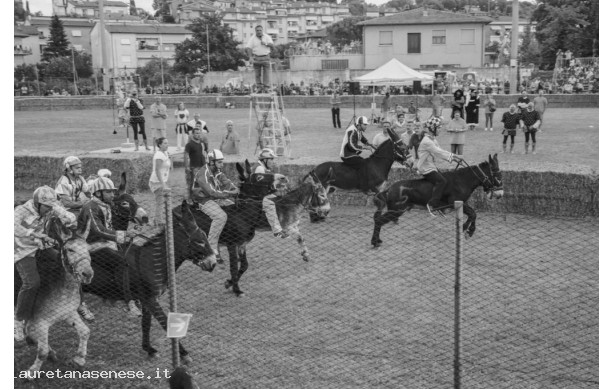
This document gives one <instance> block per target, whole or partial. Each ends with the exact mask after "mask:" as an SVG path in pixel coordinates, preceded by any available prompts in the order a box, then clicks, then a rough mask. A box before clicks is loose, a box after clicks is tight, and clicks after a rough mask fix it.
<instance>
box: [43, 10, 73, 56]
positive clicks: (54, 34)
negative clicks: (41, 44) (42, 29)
mask: <svg viewBox="0 0 612 390" xmlns="http://www.w3.org/2000/svg"><path fill="white" fill-rule="evenodd" d="M68 55H70V42H68V38H67V37H66V32H65V31H64V25H63V24H62V21H61V20H60V18H59V17H58V16H57V15H55V16H53V18H51V25H50V27H49V40H48V41H47V47H45V49H44V51H43V61H49V60H51V59H52V58H54V57H65V56H68Z"/></svg>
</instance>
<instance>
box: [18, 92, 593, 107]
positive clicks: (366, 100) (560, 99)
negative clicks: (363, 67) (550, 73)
mask: <svg viewBox="0 0 612 390" xmlns="http://www.w3.org/2000/svg"><path fill="white" fill-rule="evenodd" d="M529 96H530V98H531V99H532V100H533V97H534V96H533V95H529ZM545 96H546V98H547V99H548V103H549V107H550V108H597V107H599V95H598V94H580V95H545ZM430 97H431V96H423V95H393V96H392V99H391V100H392V103H393V104H400V105H402V106H404V107H405V106H407V105H408V102H409V101H415V103H416V104H418V105H419V107H431V104H430V103H429V99H430ZM444 97H445V99H446V100H447V102H449V101H450V100H451V99H452V96H451V95H445V96H444ZM494 97H495V100H496V102H497V106H498V107H509V106H510V104H513V103H516V102H517V100H518V97H519V95H495V96H494ZM329 99H330V96H285V97H284V98H283V103H284V105H285V107H286V108H328V107H330V103H329ZM382 99H383V96H376V97H375V101H376V104H377V107H380V105H381V103H382ZM153 100H154V96H153V95H145V96H142V101H143V103H144V104H145V105H151V104H153ZM163 102H164V104H166V105H167V106H168V107H174V106H176V105H178V103H179V102H184V103H185V105H186V106H187V107H189V108H190V109H191V108H194V109H196V108H222V107H225V102H232V103H234V104H235V105H236V107H237V108H248V107H249V105H250V97H249V96H221V95H219V96H210V95H163ZM353 102H354V103H355V106H356V107H357V108H360V109H364V108H366V109H369V108H370V106H371V104H372V96H371V95H358V96H354V97H353V96H352V95H351V96H342V97H341V105H342V107H345V108H350V107H352V106H353ZM113 105H114V99H113V97H112V96H70V97H16V98H15V108H14V110H15V111H45V110H53V111H57V110H98V109H112V108H113ZM446 105H447V106H449V103H447V104H446Z"/></svg>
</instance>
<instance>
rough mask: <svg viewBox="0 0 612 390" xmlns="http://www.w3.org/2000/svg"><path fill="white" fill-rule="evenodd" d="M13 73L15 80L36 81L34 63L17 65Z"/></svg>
mask: <svg viewBox="0 0 612 390" xmlns="http://www.w3.org/2000/svg"><path fill="white" fill-rule="evenodd" d="M14 74H15V80H17V81H21V80H25V81H36V65H27V64H21V65H17V66H16V67H15V73H14Z"/></svg>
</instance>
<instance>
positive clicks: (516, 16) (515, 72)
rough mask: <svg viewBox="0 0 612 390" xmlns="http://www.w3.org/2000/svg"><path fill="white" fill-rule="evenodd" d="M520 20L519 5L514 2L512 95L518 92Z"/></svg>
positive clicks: (511, 70) (511, 53)
mask: <svg viewBox="0 0 612 390" xmlns="http://www.w3.org/2000/svg"><path fill="white" fill-rule="evenodd" d="M518 19H519V4H518V0H512V36H511V37H510V93H511V94H513V93H516V91H517V78H518V68H517V57H518V36H519V35H518V29H519V27H518Z"/></svg>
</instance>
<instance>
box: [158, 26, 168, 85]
mask: <svg viewBox="0 0 612 390" xmlns="http://www.w3.org/2000/svg"><path fill="white" fill-rule="evenodd" d="M157 33H158V34H159V63H160V64H161V76H162V91H164V92H165V91H166V89H165V87H164V53H163V51H162V50H163V43H162V36H161V34H160V33H159V26H157Z"/></svg>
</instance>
